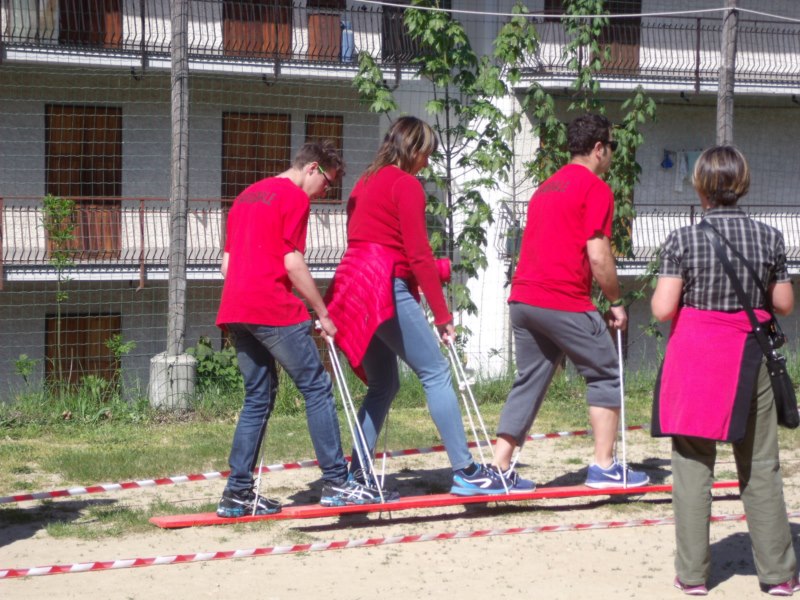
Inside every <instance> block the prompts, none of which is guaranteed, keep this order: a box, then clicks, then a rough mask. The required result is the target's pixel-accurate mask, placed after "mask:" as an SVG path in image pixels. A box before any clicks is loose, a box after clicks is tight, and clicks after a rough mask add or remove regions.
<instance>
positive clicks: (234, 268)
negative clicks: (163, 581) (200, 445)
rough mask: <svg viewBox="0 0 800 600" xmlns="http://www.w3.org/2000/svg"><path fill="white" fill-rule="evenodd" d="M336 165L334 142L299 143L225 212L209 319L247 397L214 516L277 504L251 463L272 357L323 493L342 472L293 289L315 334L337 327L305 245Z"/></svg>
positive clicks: (342, 478)
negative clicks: (299, 400) (220, 332)
mask: <svg viewBox="0 0 800 600" xmlns="http://www.w3.org/2000/svg"><path fill="white" fill-rule="evenodd" d="M343 174H344V163H343V161H342V158H341V156H340V155H339V152H338V150H337V149H336V146H335V145H334V144H333V142H331V141H323V142H319V143H308V144H305V145H304V146H303V147H302V148H300V150H299V152H298V153H297V155H296V156H295V158H294V160H293V162H292V165H291V167H290V168H289V169H288V170H286V171H284V172H283V173H281V174H280V175H277V176H275V177H268V178H266V179H262V180H261V181H257V182H256V183H254V184H253V185H251V186H249V187H248V188H246V189H245V190H244V191H243V192H242V193H241V194H239V196H238V197H237V198H236V201H235V202H234V203H233V207H232V208H231V211H230V213H229V214H228V219H227V228H226V237H225V252H224V254H223V258H222V275H223V276H224V277H225V283H224V285H223V288H222V300H221V301H220V307H219V313H218V315H217V325H218V326H219V327H221V328H222V329H224V330H226V331H228V333H229V334H230V335H231V338H232V340H233V344H234V346H235V347H236V355H237V358H238V361H239V370H240V371H241V373H242V376H243V377H244V388H245V397H244V406H243V408H242V412H241V414H240V415H239V422H238V424H237V426H236V431H235V433H234V436H233V444H232V447H231V453H230V458H229V463H230V467H231V474H230V476H229V477H228V483H227V486H226V487H225V490H224V492H223V494H222V499H221V500H220V501H219V504H218V506H217V515H219V516H220V517H227V518H233V517H242V516H246V515H263V514H270V513H274V512H278V511H279V510H280V503H279V502H278V501H276V500H272V499H269V498H266V497H264V496H261V495H260V494H258V490H254V489H253V488H254V479H253V470H254V469H255V468H256V467H258V462H257V458H258V454H259V448H260V447H261V444H262V441H263V439H264V434H265V432H266V428H267V421H268V420H269V416H270V413H271V412H272V409H273V407H274V403H275V397H276V395H277V389H278V372H277V364H280V365H281V367H283V370H284V371H285V372H286V374H287V375H289V377H290V378H291V379H292V381H293V382H294V383H295V385H296V386H297V389H298V390H299V391H300V393H301V394H302V395H303V398H304V399H305V403H306V418H307V421H308V429H309V433H310V434H311V441H312V443H313V444H314V450H315V452H316V455H317V460H318V462H319V466H320V469H322V479H323V494H325V489H326V486H328V487H330V486H341V485H344V484H345V483H346V482H347V462H346V461H345V458H344V453H343V452H342V444H341V439H340V433H339V421H338V419H337V417H336V409H335V405H334V401H333V389H332V387H331V380H330V377H329V376H328V374H327V373H326V372H325V370H324V368H323V366H322V362H321V360H320V357H319V352H318V351H317V348H316V345H315V344H314V341H313V340H312V338H311V317H310V315H309V312H308V310H307V309H306V306H305V304H303V302H302V300H301V299H300V298H298V297H297V296H295V295H294V294H293V293H292V288H294V289H295V290H297V292H298V293H299V295H300V296H302V298H304V299H305V300H306V302H307V303H308V305H309V306H310V307H311V309H313V311H314V312H315V313H316V317H317V319H319V323H320V326H321V328H322V332H323V335H330V336H333V335H335V334H336V325H334V323H333V321H331V319H330V317H329V315H328V310H327V308H326V306H325V303H324V302H323V300H322V297H321V295H320V293H319V290H318V289H317V286H316V284H315V282H314V280H313V279H312V277H311V273H310V272H309V270H308V266H307V265H306V262H305V259H304V258H303V253H304V252H305V248H306V229H307V227H308V218H309V212H310V202H311V200H313V199H315V198H318V197H320V196H322V195H323V194H324V193H325V191H326V190H327V189H328V188H329V187H330V186H331V185H332V184H333V182H334V181H336V180H337V179H338V178H339V177H341V176H342V175H343Z"/></svg>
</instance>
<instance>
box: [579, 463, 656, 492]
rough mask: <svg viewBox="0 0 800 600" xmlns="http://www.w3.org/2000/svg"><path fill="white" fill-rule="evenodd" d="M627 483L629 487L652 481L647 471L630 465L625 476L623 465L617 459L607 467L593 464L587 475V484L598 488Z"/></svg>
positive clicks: (617, 486)
mask: <svg viewBox="0 0 800 600" xmlns="http://www.w3.org/2000/svg"><path fill="white" fill-rule="evenodd" d="M623 479H624V480H625V481H623ZM625 483H627V485H628V487H640V486H643V485H647V484H648V483H650V477H648V476H647V474H646V473H642V472H641V471H632V470H631V469H630V467H628V469H627V473H625V477H624V478H623V470H622V465H621V464H619V463H618V462H617V461H614V464H612V465H611V466H610V467H608V468H607V469H603V468H602V467H599V466H598V465H591V466H590V467H589V473H588V474H587V475H586V486H587V487H590V488H594V489H597V490H607V489H611V488H621V487H623V485H624V484H625Z"/></svg>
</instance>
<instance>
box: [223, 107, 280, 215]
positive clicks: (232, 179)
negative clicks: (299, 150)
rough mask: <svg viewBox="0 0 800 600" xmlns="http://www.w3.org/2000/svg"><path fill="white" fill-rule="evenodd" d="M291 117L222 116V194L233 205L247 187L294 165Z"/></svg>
mask: <svg viewBox="0 0 800 600" xmlns="http://www.w3.org/2000/svg"><path fill="white" fill-rule="evenodd" d="M291 128H292V122H291V118H290V116H289V115H287V114H269V113H247V112H226V113H223V114H222V191H221V195H222V198H223V201H227V202H228V203H229V204H230V201H232V200H233V199H234V198H236V196H238V195H239V194H240V193H241V192H242V191H243V190H244V189H245V188H246V187H247V186H248V185H250V184H252V183H255V182H256V181H258V180H259V179H264V177H271V176H273V175H277V174H279V173H282V172H283V171H285V170H286V169H288V168H289V166H290V165H291V134H292V130H291Z"/></svg>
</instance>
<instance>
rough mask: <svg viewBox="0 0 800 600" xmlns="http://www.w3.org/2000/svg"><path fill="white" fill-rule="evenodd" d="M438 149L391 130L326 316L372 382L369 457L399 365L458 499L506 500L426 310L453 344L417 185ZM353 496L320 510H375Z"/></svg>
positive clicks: (409, 126)
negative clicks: (478, 455)
mask: <svg viewBox="0 0 800 600" xmlns="http://www.w3.org/2000/svg"><path fill="white" fill-rule="evenodd" d="M436 148H437V140H436V135H435V134H434V132H433V130H432V129H431V127H430V126H429V125H428V124H427V123H425V122H423V121H421V120H419V119H417V118H415V117H402V118H400V119H398V120H397V121H395V122H394V123H393V124H392V126H391V127H390V128H389V131H388V132H387V133H386V137H385V138H384V140H383V143H382V145H381V147H380V148H379V150H378V154H377V156H376V157H375V159H374V160H373V161H372V164H371V165H370V166H369V167H368V168H367V170H366V171H365V173H364V174H363V175H362V177H361V179H360V180H359V181H358V183H357V184H356V186H355V188H353V192H352V193H351V195H350V200H349V202H348V205H347V214H348V227H347V242H348V247H347V252H346V253H345V256H344V257H343V259H342V263H341V264H340V265H339V267H338V268H337V270H336V275H335V276H334V279H333V283H332V284H331V288H330V290H329V293H328V297H329V301H328V311H329V312H330V315H331V318H332V319H333V321H334V322H335V323H336V325H337V327H338V329H339V332H338V334H337V337H336V341H337V344H338V345H339V347H340V348H341V349H342V351H343V352H344V354H345V355H346V356H347V358H348V360H349V361H350V364H351V365H352V366H353V368H354V370H355V371H356V372H357V373H358V374H359V375H360V376H361V377H362V378H363V379H364V380H365V381H366V382H367V394H366V396H365V398H364V403H363V405H362V406H361V409H360V411H359V414H358V418H359V422H360V423H361V426H362V428H363V430H364V437H365V438H366V442H367V445H368V446H369V447H368V448H366V449H365V451H366V452H369V453H370V454H371V453H372V451H373V449H374V447H375V442H376V440H377V438H378V434H379V433H380V429H381V426H382V425H383V421H384V419H385V417H386V414H387V413H388V411H389V407H390V405H391V403H392V400H394V397H395V395H396V394H397V391H398V389H399V387H400V377H399V374H398V365H397V358H398V357H399V358H401V359H402V360H403V361H404V362H405V363H406V364H407V365H408V366H409V367H411V369H412V370H413V371H414V373H415V374H416V375H417V376H418V377H419V379H420V381H421V382H422V386H423V388H424V390H425V395H426V397H427V401H428V409H429V410H430V413H431V416H432V418H433V421H434V423H435V424H436V427H437V429H438V430H439V434H440V436H441V438H442V441H443V443H444V445H445V448H446V450H447V454H448V457H449V459H450V464H451V466H452V468H453V486H452V489H451V493H454V494H461V495H476V494H499V493H504V492H505V490H506V485H507V484H505V482H504V481H503V480H502V478H501V476H500V475H499V474H498V473H497V472H495V471H493V470H491V469H490V468H486V467H484V466H483V465H478V464H476V463H475V462H474V461H473V459H472V455H471V454H470V452H469V450H468V448H467V440H466V436H465V435H464V427H463V424H462V421H461V411H460V409H459V406H458V400H457V398H456V395H455V391H454V390H453V384H452V380H451V378H450V368H449V365H448V363H447V360H446V359H445V357H444V356H443V355H442V352H441V350H440V349H439V344H438V340H437V339H436V336H435V335H434V334H433V331H432V330H431V328H430V326H429V324H428V320H427V319H426V317H425V313H424V311H423V309H422V307H421V306H420V305H419V291H421V292H422V293H423V294H424V295H425V299H426V300H427V303H428V306H429V307H430V309H431V311H432V312H433V316H434V323H435V325H436V329H437V331H438V333H439V336H440V337H441V340H442V341H443V342H446V341H448V340H455V329H454V328H453V317H452V315H451V314H450V311H449V309H448V307H447V301H446V300H445V297H444V293H443V292H442V283H441V279H440V275H439V270H438V268H437V264H436V261H435V259H434V256H433V251H432V250H431V246H430V243H429V241H428V232H427V228H426V223H425V191H424V190H423V188H422V185H421V184H420V182H419V181H418V180H417V179H416V177H415V175H416V174H417V173H419V171H420V170H422V169H423V168H425V167H426V166H427V165H428V158H429V157H430V155H431V154H432V153H433V152H434V151H435V150H436ZM418 288H419V290H418ZM353 456H354V458H353V462H352V463H351V466H350V473H351V477H355V478H356V479H362V480H363V478H364V475H363V471H362V469H361V465H360V464H359V463H358V459H357V458H356V457H357V453H356V452H353ZM367 483H375V482H367ZM347 493H348V489H347V488H346V487H343V488H342V490H341V493H340V494H338V495H336V496H334V497H327V498H323V500H322V503H323V504H328V505H338V504H344V503H345V501H347V502H348V503H353V502H354V501H359V500H361V501H363V502H364V503H366V502H374V501H375V500H376V499H375V498H363V499H353V498H345V497H344V495H346V494H347Z"/></svg>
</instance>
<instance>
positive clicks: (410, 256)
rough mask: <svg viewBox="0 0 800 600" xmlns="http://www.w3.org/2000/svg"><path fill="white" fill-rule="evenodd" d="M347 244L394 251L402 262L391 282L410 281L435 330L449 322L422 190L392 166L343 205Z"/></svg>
mask: <svg viewBox="0 0 800 600" xmlns="http://www.w3.org/2000/svg"><path fill="white" fill-rule="evenodd" d="M347 216H348V224H347V241H348V242H371V243H374V244H382V245H384V246H387V247H389V248H392V249H393V250H397V251H398V252H399V253H400V254H401V255H402V256H403V257H404V258H405V260H404V261H402V262H400V263H398V264H396V265H395V271H394V276H395V277H400V278H403V279H408V278H410V277H411V276H412V275H413V277H414V279H416V281H417V284H418V285H419V287H420V288H421V289H422V293H423V294H425V299H426V300H427V301H428V306H430V307H431V310H432V311H433V317H434V321H435V322H436V324H437V325H442V324H444V323H448V322H449V321H451V320H452V316H451V315H450V311H449V310H448V308H447V301H446V300H445V298H444V293H443V292H442V282H441V280H440V279H439V271H438V269H437V268H436V262H435V259H434V257H433V250H431V245H430V242H429V241H428V230H427V227H426V224H425V190H423V189H422V184H421V183H420V182H419V181H417V178H416V177H414V176H412V175H409V174H408V173H406V172H405V171H403V170H402V169H399V168H398V167H395V166H393V165H390V166H387V167H383V168H382V169H380V170H379V171H378V172H377V173H375V174H374V175H372V176H371V177H369V178H367V179H364V178H363V177H362V178H361V179H360V180H359V181H358V183H356V186H355V187H354V188H353V191H352V193H351V194H350V200H349V201H348V203H347Z"/></svg>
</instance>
